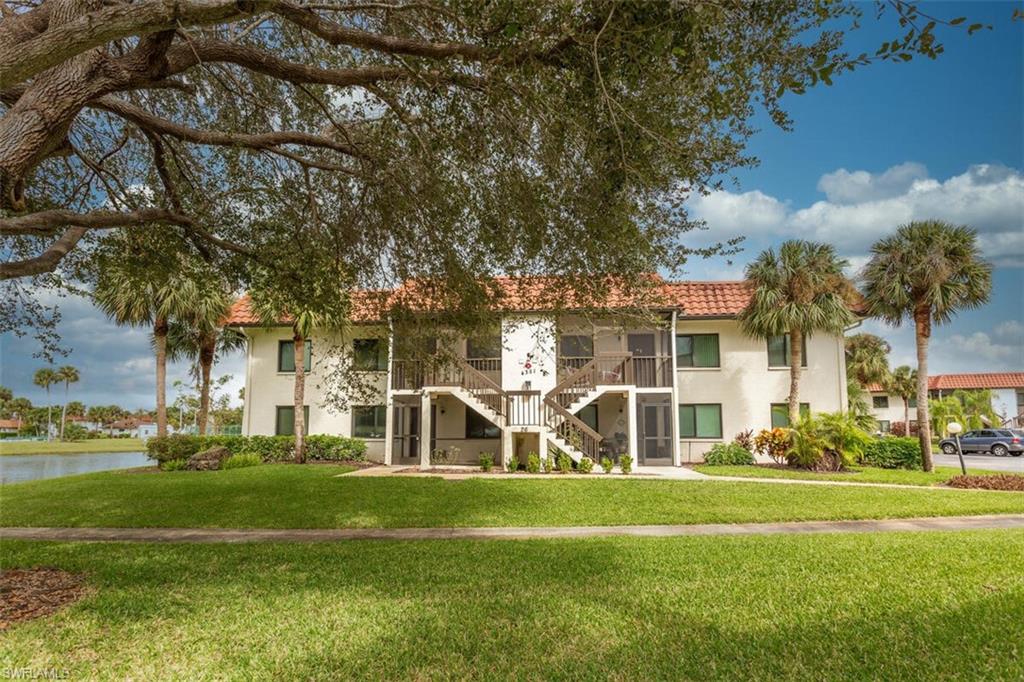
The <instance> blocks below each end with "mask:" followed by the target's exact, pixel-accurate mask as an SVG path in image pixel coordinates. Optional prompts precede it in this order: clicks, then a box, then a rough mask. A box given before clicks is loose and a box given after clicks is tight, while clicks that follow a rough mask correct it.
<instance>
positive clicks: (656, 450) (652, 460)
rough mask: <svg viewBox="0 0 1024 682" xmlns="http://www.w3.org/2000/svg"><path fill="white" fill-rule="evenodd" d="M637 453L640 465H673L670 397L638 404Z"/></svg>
mask: <svg viewBox="0 0 1024 682" xmlns="http://www.w3.org/2000/svg"><path fill="white" fill-rule="evenodd" d="M637 412H638V414H637V427H638V429H637V447H638V448H639V450H640V451H639V452H638V453H637V455H638V458H639V463H640V464H671V463H672V422H671V421H670V420H671V419H672V404H671V400H670V399H669V398H668V397H665V398H660V397H657V398H656V397H650V398H646V397H645V398H641V400H640V401H639V402H638V403H637Z"/></svg>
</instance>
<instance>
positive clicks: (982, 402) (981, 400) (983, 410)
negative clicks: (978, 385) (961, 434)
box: [953, 390, 1000, 429]
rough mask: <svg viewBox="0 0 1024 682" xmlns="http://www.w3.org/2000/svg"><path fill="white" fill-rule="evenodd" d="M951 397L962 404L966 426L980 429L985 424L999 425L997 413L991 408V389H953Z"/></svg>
mask: <svg viewBox="0 0 1024 682" xmlns="http://www.w3.org/2000/svg"><path fill="white" fill-rule="evenodd" d="M953 397H954V398H956V399H957V400H959V401H960V404H961V405H963V406H964V422H966V423H965V424H964V426H965V427H966V428H968V429H981V428H984V427H985V426H986V425H987V426H990V427H991V426H999V425H1000V419H999V415H998V414H997V413H996V411H995V410H994V409H992V391H989V390H983V391H981V390H978V391H954V392H953ZM986 423H987V424H986Z"/></svg>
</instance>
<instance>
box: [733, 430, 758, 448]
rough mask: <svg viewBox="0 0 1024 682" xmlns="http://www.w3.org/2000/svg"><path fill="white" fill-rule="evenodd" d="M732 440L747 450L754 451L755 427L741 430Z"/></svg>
mask: <svg viewBox="0 0 1024 682" xmlns="http://www.w3.org/2000/svg"><path fill="white" fill-rule="evenodd" d="M732 442H734V443H736V445H739V446H740V447H741V448H743V449H744V450H746V451H747V452H753V451H754V429H747V430H746V431H740V432H739V433H737V434H736V437H735V438H733V439H732Z"/></svg>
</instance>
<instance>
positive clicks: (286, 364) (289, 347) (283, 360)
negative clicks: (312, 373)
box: [277, 339, 313, 372]
mask: <svg viewBox="0 0 1024 682" xmlns="http://www.w3.org/2000/svg"><path fill="white" fill-rule="evenodd" d="M312 366H313V342H312V341H310V340H308V339H307V340H306V353H305V356H304V357H303V362H302V367H303V368H304V369H305V370H306V371H307V372H308V371H309V370H310V368H312ZM277 371H278V372H294V371H295V342H294V341H278V342H277Z"/></svg>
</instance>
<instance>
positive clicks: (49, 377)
mask: <svg viewBox="0 0 1024 682" xmlns="http://www.w3.org/2000/svg"><path fill="white" fill-rule="evenodd" d="M58 381H60V380H59V379H58V378H57V373H56V372H54V371H53V370H52V369H50V368H49V367H43V368H42V369H37V370H36V373H35V376H33V377H32V383H34V384H35V385H36V386H40V387H42V388H43V389H45V390H46V440H47V442H49V441H50V440H51V435H50V434H51V432H52V430H53V426H51V425H52V424H53V419H52V417H51V415H52V413H53V405H52V404H51V403H50V386H53V385H54V384H55V383H57V382H58Z"/></svg>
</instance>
